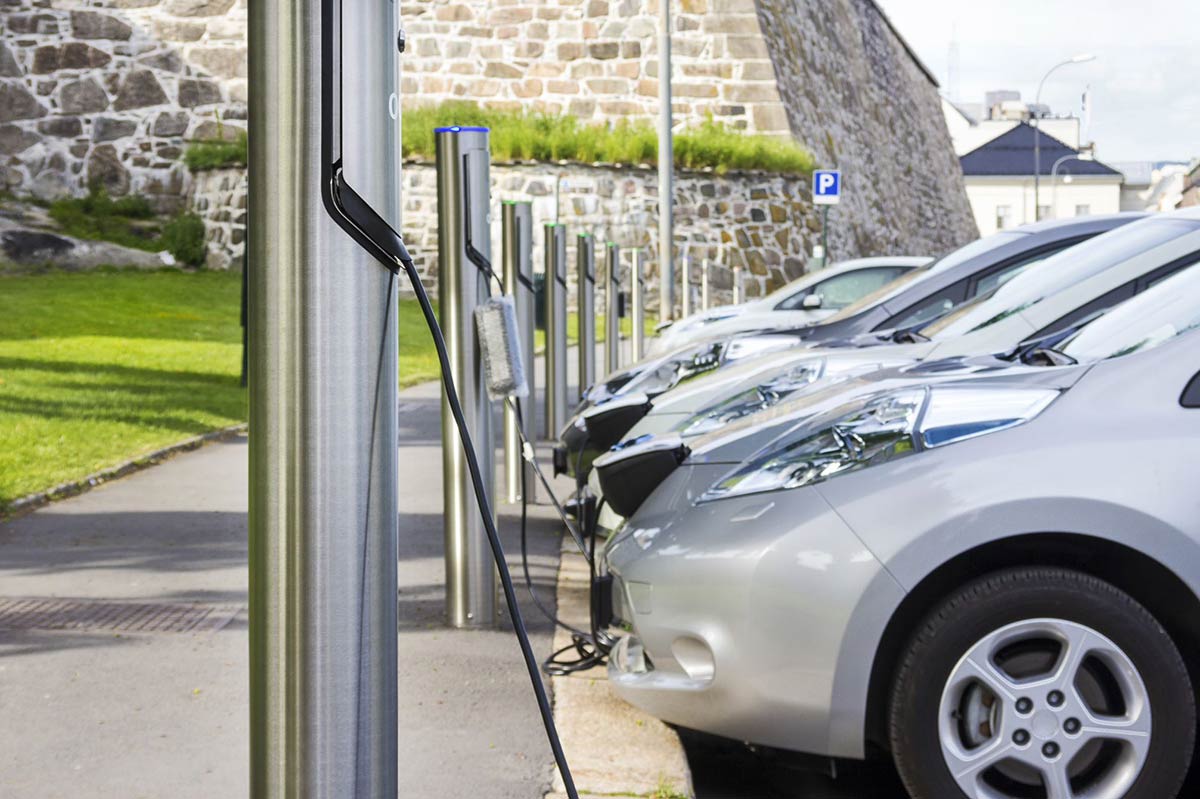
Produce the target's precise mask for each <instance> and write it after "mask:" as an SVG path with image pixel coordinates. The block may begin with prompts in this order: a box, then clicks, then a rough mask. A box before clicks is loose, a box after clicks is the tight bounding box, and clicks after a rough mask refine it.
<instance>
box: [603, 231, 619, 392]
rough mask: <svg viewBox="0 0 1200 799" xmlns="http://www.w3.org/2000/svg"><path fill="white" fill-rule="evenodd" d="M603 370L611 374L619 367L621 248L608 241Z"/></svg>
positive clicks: (605, 266) (605, 269) (606, 251)
mask: <svg viewBox="0 0 1200 799" xmlns="http://www.w3.org/2000/svg"><path fill="white" fill-rule="evenodd" d="M604 255H605V257H604V273H605V275H606V277H607V278H608V285H607V287H606V288H605V289H604V370H605V374H609V375H611V374H613V373H615V372H616V371H617V369H619V368H620V367H621V319H620V317H619V315H618V314H617V311H618V309H619V307H620V306H619V303H620V299H619V298H620V296H621V248H620V246H619V245H618V244H617V243H616V242H615V241H610V242H609V243H608V246H607V247H606V248H605V253H604Z"/></svg>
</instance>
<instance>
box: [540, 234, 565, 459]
mask: <svg viewBox="0 0 1200 799" xmlns="http://www.w3.org/2000/svg"><path fill="white" fill-rule="evenodd" d="M545 231H546V243H545V248H544V249H545V255H544V258H545V270H546V437H547V438H557V437H558V434H559V431H560V430H561V429H562V426H563V425H564V424H566V423H567V229H566V228H565V227H563V226H562V225H558V224H554V223H548V224H547V225H546V227H545Z"/></svg>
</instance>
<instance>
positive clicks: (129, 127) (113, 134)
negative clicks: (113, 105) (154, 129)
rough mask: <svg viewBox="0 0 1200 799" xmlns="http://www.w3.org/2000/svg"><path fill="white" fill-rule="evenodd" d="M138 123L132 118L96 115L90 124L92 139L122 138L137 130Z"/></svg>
mask: <svg viewBox="0 0 1200 799" xmlns="http://www.w3.org/2000/svg"><path fill="white" fill-rule="evenodd" d="M137 129H138V123H137V121H136V120H133V119H113V118H112V117H98V118H97V119H96V121H95V122H94V123H93V124H92V141H94V142H106V141H113V140H115V139H123V138H125V137H126V136H132V135H133V134H134V133H136V132H137Z"/></svg>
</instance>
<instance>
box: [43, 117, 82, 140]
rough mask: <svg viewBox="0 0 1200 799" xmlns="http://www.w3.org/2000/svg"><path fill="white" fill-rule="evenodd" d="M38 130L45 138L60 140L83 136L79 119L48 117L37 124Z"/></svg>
mask: <svg viewBox="0 0 1200 799" xmlns="http://www.w3.org/2000/svg"><path fill="white" fill-rule="evenodd" d="M38 130H40V131H41V132H42V133H44V134H46V135H47V136H57V137H58V138H60V139H73V138H75V137H76V136H82V135H83V125H82V124H81V123H80V121H79V117H50V118H49V119H43V120H42V121H41V122H39V123H38Z"/></svg>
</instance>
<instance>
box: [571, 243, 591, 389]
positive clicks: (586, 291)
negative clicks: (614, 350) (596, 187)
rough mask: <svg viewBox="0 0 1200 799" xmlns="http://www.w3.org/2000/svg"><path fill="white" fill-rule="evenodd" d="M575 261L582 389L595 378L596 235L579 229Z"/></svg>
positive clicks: (580, 387)
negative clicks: (581, 231) (577, 271)
mask: <svg viewBox="0 0 1200 799" xmlns="http://www.w3.org/2000/svg"><path fill="white" fill-rule="evenodd" d="M575 262H576V266H577V268H578V270H579V273H578V275H577V276H576V286H575V289H576V291H577V292H578V295H577V299H576V316H577V317H578V319H579V328H578V330H579V391H578V396H579V398H580V399H583V392H585V391H587V389H588V388H589V387H590V386H591V385H592V384H593V383H595V382H596V239H595V238H594V237H593V236H592V234H590V233H580V234H579V236H578V237H577V238H576V239H575Z"/></svg>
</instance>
